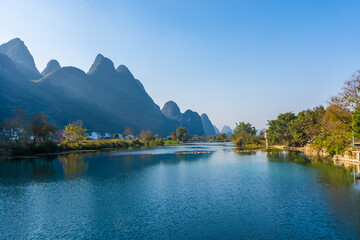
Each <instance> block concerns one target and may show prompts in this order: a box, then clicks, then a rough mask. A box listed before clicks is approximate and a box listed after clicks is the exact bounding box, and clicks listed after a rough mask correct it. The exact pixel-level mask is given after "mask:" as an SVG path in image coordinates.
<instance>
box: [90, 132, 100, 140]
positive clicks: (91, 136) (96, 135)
mask: <svg viewBox="0 0 360 240" xmlns="http://www.w3.org/2000/svg"><path fill="white" fill-rule="evenodd" d="M89 138H90V139H92V140H99V139H100V138H101V134H100V133H98V132H92V133H91V135H89Z"/></svg>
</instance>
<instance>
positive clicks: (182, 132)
mask: <svg viewBox="0 0 360 240" xmlns="http://www.w3.org/2000/svg"><path fill="white" fill-rule="evenodd" d="M187 131H188V129H187V128H186V127H183V126H182V125H180V127H178V128H176V136H177V138H178V140H179V141H187V140H189V139H190V136H189V134H188V133H187Z"/></svg>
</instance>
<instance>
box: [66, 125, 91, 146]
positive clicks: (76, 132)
mask: <svg viewBox="0 0 360 240" xmlns="http://www.w3.org/2000/svg"><path fill="white" fill-rule="evenodd" d="M82 126H83V123H82V121H76V122H73V123H69V125H67V126H65V131H64V134H63V137H64V138H65V139H66V140H67V141H74V142H76V141H83V140H85V139H86V137H87V136H88V134H87V133H86V131H87V129H84V128H83V127H82Z"/></svg>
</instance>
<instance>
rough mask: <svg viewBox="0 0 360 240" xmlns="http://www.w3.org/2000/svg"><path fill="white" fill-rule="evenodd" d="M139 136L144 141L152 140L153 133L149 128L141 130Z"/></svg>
mask: <svg viewBox="0 0 360 240" xmlns="http://www.w3.org/2000/svg"><path fill="white" fill-rule="evenodd" d="M140 138H141V139H142V140H143V141H145V142H148V143H149V142H151V141H152V140H154V135H153V133H152V132H151V131H150V129H149V130H147V131H144V130H143V131H141V133H140Z"/></svg>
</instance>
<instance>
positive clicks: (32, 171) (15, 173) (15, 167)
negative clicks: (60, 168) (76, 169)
mask: <svg viewBox="0 0 360 240" xmlns="http://www.w3.org/2000/svg"><path fill="white" fill-rule="evenodd" d="M53 160H54V158H42V159H6V160H1V161H0V178H4V179H6V178H8V179H12V178H33V179H37V180H41V179H48V178H51V177H53V176H54V175H55V172H56V171H55V168H54V161H53Z"/></svg>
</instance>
